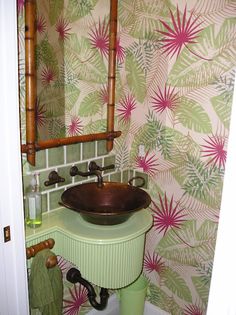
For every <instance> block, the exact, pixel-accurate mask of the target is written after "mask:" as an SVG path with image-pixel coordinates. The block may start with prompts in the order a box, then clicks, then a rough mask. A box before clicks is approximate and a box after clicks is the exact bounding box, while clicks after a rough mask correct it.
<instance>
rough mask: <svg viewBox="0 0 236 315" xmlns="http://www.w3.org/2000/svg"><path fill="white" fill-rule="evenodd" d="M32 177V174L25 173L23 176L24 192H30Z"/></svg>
mask: <svg viewBox="0 0 236 315" xmlns="http://www.w3.org/2000/svg"><path fill="white" fill-rule="evenodd" d="M31 179H32V176H31V175H24V176H23V188H24V194H25V193H27V192H28V190H29V185H30V181H31Z"/></svg>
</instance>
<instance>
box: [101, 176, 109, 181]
mask: <svg viewBox="0 0 236 315" xmlns="http://www.w3.org/2000/svg"><path fill="white" fill-rule="evenodd" d="M102 178H103V181H104V182H109V181H110V180H109V176H108V175H107V176H103V177H102Z"/></svg>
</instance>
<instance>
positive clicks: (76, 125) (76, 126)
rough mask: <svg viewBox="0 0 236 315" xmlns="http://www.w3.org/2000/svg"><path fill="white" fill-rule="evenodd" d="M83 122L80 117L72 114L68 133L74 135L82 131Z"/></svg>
mask: <svg viewBox="0 0 236 315" xmlns="http://www.w3.org/2000/svg"><path fill="white" fill-rule="evenodd" d="M82 129H83V127H82V122H81V120H80V118H79V117H76V116H71V120H70V123H69V125H68V126H67V132H68V135H69V136H71V137H73V136H77V135H78V134H80V133H81V132H82Z"/></svg>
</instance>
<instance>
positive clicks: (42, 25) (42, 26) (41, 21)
mask: <svg viewBox="0 0 236 315" xmlns="http://www.w3.org/2000/svg"><path fill="white" fill-rule="evenodd" d="M36 29H37V32H39V34H43V33H44V32H45V30H46V21H45V18H44V16H42V15H41V16H38V17H37V20H36Z"/></svg>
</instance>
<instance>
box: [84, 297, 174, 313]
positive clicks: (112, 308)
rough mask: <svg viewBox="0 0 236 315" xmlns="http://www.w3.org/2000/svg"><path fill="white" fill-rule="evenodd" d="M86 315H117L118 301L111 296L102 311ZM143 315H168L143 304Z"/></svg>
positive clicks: (151, 305) (153, 306) (94, 311)
mask: <svg viewBox="0 0 236 315" xmlns="http://www.w3.org/2000/svg"><path fill="white" fill-rule="evenodd" d="M87 315H119V301H118V299H117V297H116V295H115V294H113V295H112V296H111V297H110V298H109V300H108V305H107V307H106V309H105V310H104V311H97V310H95V309H93V310H91V311H89V312H88V313H87ZM143 315H170V314H169V313H167V312H165V311H163V310H161V309H160V308H159V307H157V306H155V305H153V304H151V303H149V302H148V301H146V302H145V307H144V313H143Z"/></svg>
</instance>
